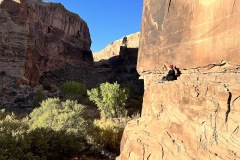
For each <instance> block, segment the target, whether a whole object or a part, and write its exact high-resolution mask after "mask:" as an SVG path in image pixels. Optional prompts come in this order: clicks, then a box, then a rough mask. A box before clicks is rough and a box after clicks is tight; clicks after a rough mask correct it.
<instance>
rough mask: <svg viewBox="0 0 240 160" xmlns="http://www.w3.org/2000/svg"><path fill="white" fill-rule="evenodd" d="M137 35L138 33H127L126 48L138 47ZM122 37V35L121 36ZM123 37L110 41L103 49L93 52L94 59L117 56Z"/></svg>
mask: <svg viewBox="0 0 240 160" xmlns="http://www.w3.org/2000/svg"><path fill="white" fill-rule="evenodd" d="M139 36H140V33H139V32H137V33H133V34H130V35H127V36H126V38H127V47H128V48H138V47H139ZM123 38H124V37H123ZM123 38H121V39H119V40H116V41H114V42H112V43H111V44H109V45H107V46H106V47H105V48H104V49H103V50H101V51H99V52H93V58H94V61H95V62H97V61H100V60H107V59H109V58H111V57H114V56H118V55H119V53H120V46H122V45H123Z"/></svg>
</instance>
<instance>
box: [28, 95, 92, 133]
mask: <svg viewBox="0 0 240 160" xmlns="http://www.w3.org/2000/svg"><path fill="white" fill-rule="evenodd" d="M84 108H85V106H83V105H81V104H78V103H77V102H76V101H71V100H66V101H63V102H61V101H60V99H59V98H48V99H47V100H45V101H43V102H42V103H41V106H40V107H39V108H36V109H34V110H33V111H32V112H31V113H30V115H29V117H30V120H29V124H30V130H34V129H36V128H48V129H52V130H54V131H62V130H63V131H66V132H67V133H75V134H82V136H85V135H86V134H87V131H88V129H89V127H90V126H91V125H90V121H89V117H88V116H87V114H86V113H85V112H84Z"/></svg>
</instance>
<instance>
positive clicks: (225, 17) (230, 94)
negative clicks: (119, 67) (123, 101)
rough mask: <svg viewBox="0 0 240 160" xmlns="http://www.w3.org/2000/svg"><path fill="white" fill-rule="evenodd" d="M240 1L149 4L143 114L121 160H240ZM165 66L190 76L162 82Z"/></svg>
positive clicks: (142, 55) (143, 40) (141, 60)
mask: <svg viewBox="0 0 240 160" xmlns="http://www.w3.org/2000/svg"><path fill="white" fill-rule="evenodd" d="M239 9H240V3H239V2H238V1H235V0H229V1H223V0H186V1H181V0H176V1H171V0H160V1H156V0H145V1H144V11H143V19H142V30H141V35H140V47H139V55H138V67H137V69H138V72H139V74H140V75H141V77H142V78H143V79H144V88H145V90H144V100H143V108H142V116H141V118H140V119H137V120H134V121H131V122H130V123H129V124H128V125H127V126H126V128H125V130H124V134H123V137H122V142H121V154H120V155H119V157H117V160H126V159H131V160H140V159H141V160H142V159H148V160H159V159H164V160H175V159H176V160H179V159H180V160H188V159H189V160H193V159H196V160H206V159H224V160H225V159H240V131H239V125H240V119H239V115H240V53H239V51H240V48H239V43H240V39H239V36H238V34H239V32H240V29H239V28H240V26H239V25H240V21H239V20H238V19H239V17H240V12H239V11H240V10H239ZM165 64H174V65H176V66H177V67H178V68H179V69H180V71H181V72H182V74H181V75H180V77H178V79H177V80H176V81H169V82H164V83H159V82H158V81H159V80H160V79H161V78H162V76H163V75H165V74H166V71H167V68H166V67H165Z"/></svg>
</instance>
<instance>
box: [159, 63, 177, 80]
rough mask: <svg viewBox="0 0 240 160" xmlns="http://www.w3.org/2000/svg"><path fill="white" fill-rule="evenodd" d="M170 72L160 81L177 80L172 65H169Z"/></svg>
mask: <svg viewBox="0 0 240 160" xmlns="http://www.w3.org/2000/svg"><path fill="white" fill-rule="evenodd" d="M169 68H170V70H169V71H168V74H167V75H166V76H163V78H162V81H173V80H177V76H176V73H175V70H174V69H173V65H172V64H171V65H169Z"/></svg>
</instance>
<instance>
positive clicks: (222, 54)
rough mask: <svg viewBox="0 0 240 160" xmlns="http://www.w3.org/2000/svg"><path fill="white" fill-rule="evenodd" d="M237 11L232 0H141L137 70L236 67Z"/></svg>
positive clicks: (239, 25) (239, 55)
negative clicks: (165, 66)
mask: <svg viewBox="0 0 240 160" xmlns="http://www.w3.org/2000/svg"><path fill="white" fill-rule="evenodd" d="M239 11H240V3H239V2H238V1H236V0H228V1H225V0H186V1H182V0H174V1H173V0H159V1H157V0H149V1H146V0H145V2H144V12H143V19H142V29H141V35H140V36H141V38H140V47H139V48H140V54H139V61H138V71H139V72H140V73H142V72H144V71H152V70H159V69H160V68H161V67H162V65H163V63H167V64H175V65H176V66H178V67H179V68H193V67H197V66H205V65H208V64H210V63H219V62H221V61H222V60H225V61H227V62H229V63H232V64H239V63H240V48H239V43H240V36H238V35H239V28H240V20H239V18H240V16H239V15H240V12H239Z"/></svg>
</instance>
